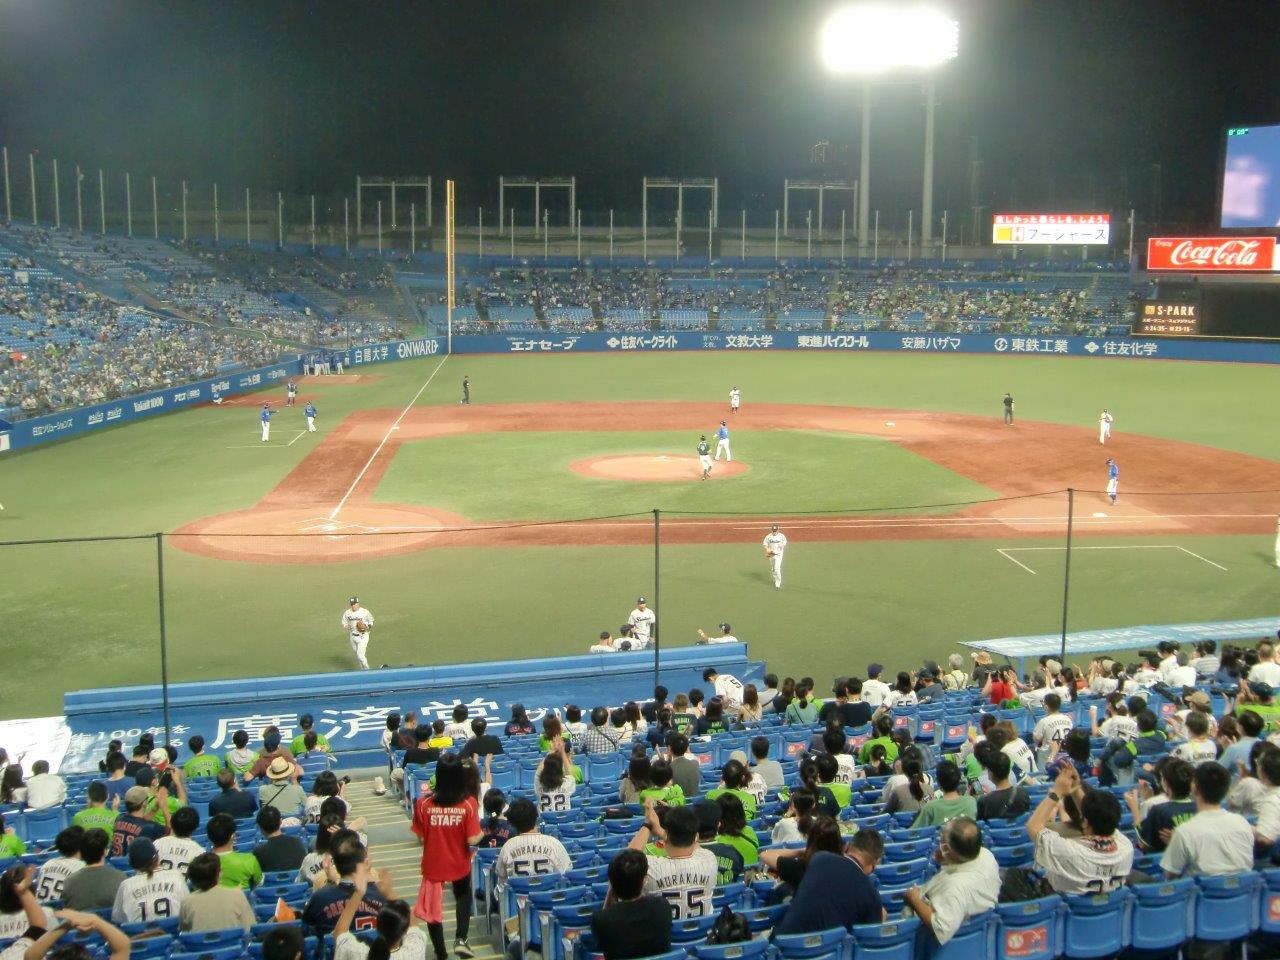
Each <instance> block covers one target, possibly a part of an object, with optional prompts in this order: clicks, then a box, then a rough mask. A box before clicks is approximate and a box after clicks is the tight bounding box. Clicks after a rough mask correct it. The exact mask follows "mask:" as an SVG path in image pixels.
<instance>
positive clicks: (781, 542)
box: [761, 523, 787, 590]
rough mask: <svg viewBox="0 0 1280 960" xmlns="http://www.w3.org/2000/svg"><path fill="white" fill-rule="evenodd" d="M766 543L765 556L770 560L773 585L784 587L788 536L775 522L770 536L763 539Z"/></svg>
mask: <svg viewBox="0 0 1280 960" xmlns="http://www.w3.org/2000/svg"><path fill="white" fill-rule="evenodd" d="M761 542H762V543H763V545H764V556H765V559H766V560H768V561H769V567H770V570H771V571H772V573H773V587H774V589H775V590H781V589H782V554H783V551H785V550H786V549H787V537H786V534H784V533H783V532H782V531H781V530H779V529H778V525H777V524H776V523H775V524H774V525H773V529H772V530H771V531H770V532H769V534H768V536H766V537H765V538H764V540H763V541H761Z"/></svg>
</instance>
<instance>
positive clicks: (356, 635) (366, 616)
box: [342, 597, 373, 670]
mask: <svg viewBox="0 0 1280 960" xmlns="http://www.w3.org/2000/svg"><path fill="white" fill-rule="evenodd" d="M347 602H348V603H349V604H350V607H348V609H346V610H343V611H342V626H343V627H344V628H345V629H346V631H347V634H348V636H349V637H350V639H351V652H352V653H354V654H355V655H356V660H358V661H359V662H360V669H361V670H368V669H369V661H368V659H366V657H365V651H366V650H367V649H368V647H369V631H370V630H372V629H373V614H372V613H370V612H369V611H368V610H366V609H365V608H364V607H362V606H360V598H359V597H352V598H351V599H350V600H348V601H347Z"/></svg>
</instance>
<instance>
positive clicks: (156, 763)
mask: <svg viewBox="0 0 1280 960" xmlns="http://www.w3.org/2000/svg"><path fill="white" fill-rule="evenodd" d="M147 763H149V764H151V765H152V766H153V767H160V768H161V769H162V770H163V769H164V768H165V767H167V766H168V765H169V751H168V750H166V749H165V748H164V747H156V748H155V749H154V750H152V751H151V753H150V754H148V756H147Z"/></svg>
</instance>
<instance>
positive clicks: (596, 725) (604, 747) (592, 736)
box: [508, 697, 679, 754]
mask: <svg viewBox="0 0 1280 960" xmlns="http://www.w3.org/2000/svg"><path fill="white" fill-rule="evenodd" d="M678 699H679V697H677V700H678ZM513 709H514V708H513ZM508 726H510V724H508ZM528 732H529V733H533V728H532V726H530V728H529V731H528ZM508 735H510V734H508ZM581 740H582V752H583V753H587V754H598V753H613V752H614V751H616V750H617V749H618V744H619V743H620V742H621V740H622V737H621V735H620V734H619V733H618V732H616V731H615V730H614V729H613V727H612V726H611V725H610V723H609V711H608V709H607V708H605V707H595V708H593V709H592V711H591V724H590V726H588V727H587V728H586V730H584V731H583V732H582V737H581Z"/></svg>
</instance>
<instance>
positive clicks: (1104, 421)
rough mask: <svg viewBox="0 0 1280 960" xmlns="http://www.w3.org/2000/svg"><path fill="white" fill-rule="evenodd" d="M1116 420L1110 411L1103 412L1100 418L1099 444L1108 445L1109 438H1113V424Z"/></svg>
mask: <svg viewBox="0 0 1280 960" xmlns="http://www.w3.org/2000/svg"><path fill="white" fill-rule="evenodd" d="M1114 420H1115V418H1114V417H1113V416H1111V412H1110V411H1108V410H1103V411H1102V416H1100V417H1098V442H1099V443H1106V442H1107V438H1108V437H1110V436H1111V424H1112V422H1113V421H1114Z"/></svg>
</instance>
